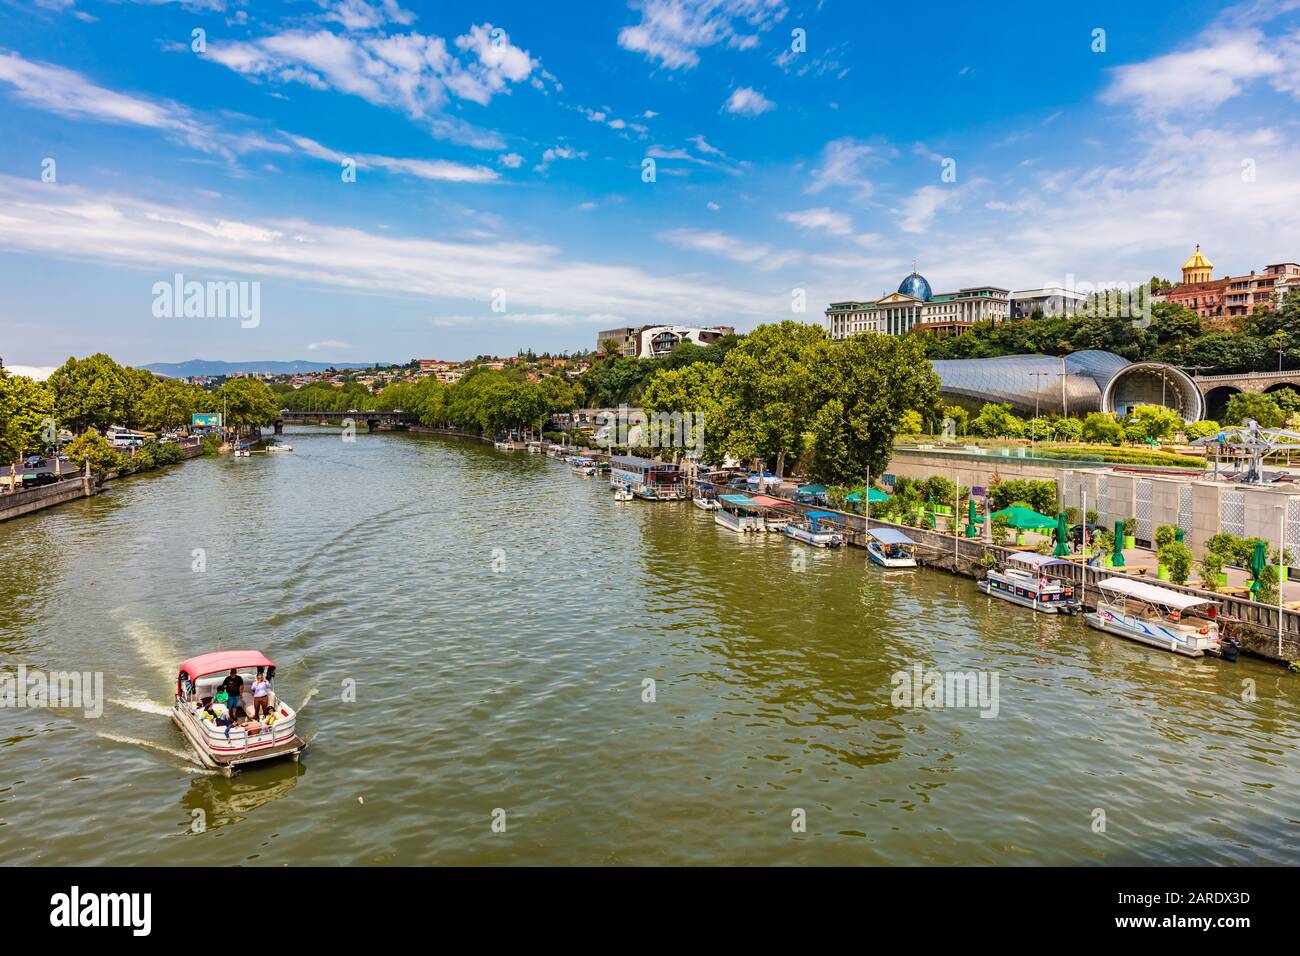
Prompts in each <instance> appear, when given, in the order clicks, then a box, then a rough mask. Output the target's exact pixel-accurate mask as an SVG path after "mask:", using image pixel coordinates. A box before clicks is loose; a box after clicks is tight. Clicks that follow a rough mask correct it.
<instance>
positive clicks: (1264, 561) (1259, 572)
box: [1250, 541, 1268, 597]
mask: <svg viewBox="0 0 1300 956" xmlns="http://www.w3.org/2000/svg"><path fill="white" fill-rule="evenodd" d="M1267 566H1268V551H1267V550H1266V549H1265V546H1264V542H1263V541H1256V542H1255V553H1254V554H1252V555H1251V556H1250V573H1251V575H1252V576H1253V577H1254V580H1253V581H1251V582H1250V593H1251V596H1252V597H1253V596H1254V595H1256V594H1258V593H1259V589H1260V588H1262V587H1263V586H1264V581H1263V577H1264V568H1266V567H1267Z"/></svg>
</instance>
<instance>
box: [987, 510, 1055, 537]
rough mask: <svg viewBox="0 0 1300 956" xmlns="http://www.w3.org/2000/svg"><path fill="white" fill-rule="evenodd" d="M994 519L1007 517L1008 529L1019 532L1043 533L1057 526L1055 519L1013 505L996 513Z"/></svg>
mask: <svg viewBox="0 0 1300 956" xmlns="http://www.w3.org/2000/svg"><path fill="white" fill-rule="evenodd" d="M993 517H994V518H998V517H1005V518H1006V519H1007V527H1009V528H1015V529H1016V530H1017V531H1041V530H1043V529H1045V528H1050V527H1052V526H1053V525H1054V524H1056V522H1055V520H1054V519H1052V518H1049V517H1047V515H1041V514H1039V513H1038V512H1037V511H1035V510H1034V509H1033V508H1026V507H1024V506H1023V505H1012V506H1011V507H1010V508H1003V509H1002V510H1001V511H995V512H994V513H993Z"/></svg>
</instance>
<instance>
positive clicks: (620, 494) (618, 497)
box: [614, 485, 636, 501]
mask: <svg viewBox="0 0 1300 956" xmlns="http://www.w3.org/2000/svg"><path fill="white" fill-rule="evenodd" d="M634 498H636V495H634V494H632V490H631V489H630V488H625V487H623V486H622V485H615V486H614V500H615V501H632V500H633V499H634Z"/></svg>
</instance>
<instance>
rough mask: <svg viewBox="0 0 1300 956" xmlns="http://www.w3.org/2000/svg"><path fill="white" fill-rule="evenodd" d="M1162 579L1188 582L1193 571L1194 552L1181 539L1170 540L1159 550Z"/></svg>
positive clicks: (1179, 582)
mask: <svg viewBox="0 0 1300 956" xmlns="http://www.w3.org/2000/svg"><path fill="white" fill-rule="evenodd" d="M1159 560H1160V564H1159V568H1160V571H1161V573H1160V575H1159V577H1160V580H1162V581H1172V582H1173V583H1174V584H1186V583H1187V578H1188V576H1189V575H1190V574H1191V571H1192V552H1191V551H1190V550H1188V548H1187V545H1185V544H1183V543H1182V542H1181V541H1170V542H1169V543H1168V544H1166V545H1165V546H1164V547H1163V548H1161V549H1160V551H1159Z"/></svg>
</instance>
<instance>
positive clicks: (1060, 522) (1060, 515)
mask: <svg viewBox="0 0 1300 956" xmlns="http://www.w3.org/2000/svg"><path fill="white" fill-rule="evenodd" d="M1069 536H1070V529H1069V528H1067V527H1066V526H1065V512H1064V511H1058V512H1057V513H1056V547H1055V548H1053V549H1052V554H1053V556H1055V557H1058V558H1063V557H1065V556H1066V555H1067V554H1069V553H1070V546H1069V545H1068V544H1066V543H1065V539H1066V538H1068V537H1069Z"/></svg>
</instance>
